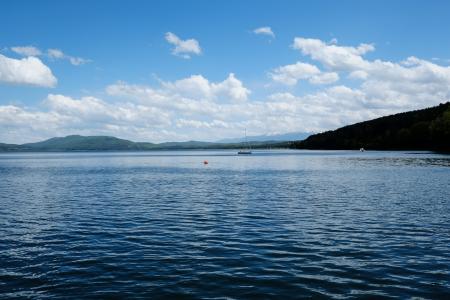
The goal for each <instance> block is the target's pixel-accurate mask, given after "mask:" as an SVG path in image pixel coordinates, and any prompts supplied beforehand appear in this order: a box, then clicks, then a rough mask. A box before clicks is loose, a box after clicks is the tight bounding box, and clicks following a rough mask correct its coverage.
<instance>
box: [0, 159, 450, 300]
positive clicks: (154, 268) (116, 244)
mask: <svg viewBox="0 0 450 300" xmlns="http://www.w3.org/2000/svg"><path fill="white" fill-rule="evenodd" d="M204 160H208V162H209V164H208V165H206V166H205V165H203V163H202V162H203V161H204ZM449 166H450V156H445V155H441V154H433V153H426V152H420V153H404V152H370V151H367V152H364V153H360V152H356V151H355V152H351V151H255V153H254V155H251V156H237V155H236V154H235V152H233V151H173V152H140V153H46V154H45V153H41V154H36V153H25V154H17V153H12V154H2V155H0V176H1V178H0V179H1V180H0V201H1V202H0V204H1V205H0V266H2V267H1V268H0V298H14V297H16V298H26V297H30V298H74V299H78V298H80V297H82V298H94V297H100V298H108V297H116V298H127V297H143V298H150V297H151V298H173V297H184V298H237V299H239V298H257V299H260V298H283V299H285V298H298V297H301V296H303V297H314V298H316V297H349V298H352V297H383V296H384V297H394V298H401V299H403V298H409V297H424V298H445V297H446V296H448V295H450V284H449V282H450V275H449V266H450V247H449V245H450V225H449V222H448V221H449V219H450V203H449V202H450V188H449V186H450V168H449Z"/></svg>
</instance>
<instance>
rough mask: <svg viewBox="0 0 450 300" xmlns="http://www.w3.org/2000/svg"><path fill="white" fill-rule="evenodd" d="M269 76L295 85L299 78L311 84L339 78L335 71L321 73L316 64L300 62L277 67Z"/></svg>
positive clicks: (325, 82)
mask: <svg viewBox="0 0 450 300" xmlns="http://www.w3.org/2000/svg"><path fill="white" fill-rule="evenodd" d="M269 76H270V77H271V78H272V79H273V80H274V81H276V82H279V83H282V84H285V85H295V84H297V82H298V81H299V80H308V81H309V82H310V83H312V84H329V83H333V82H335V81H337V80H339V75H338V74H337V73H334V72H329V73H323V72H321V71H320V70H319V68H318V67H317V66H315V65H312V64H308V63H302V62H297V63H295V64H292V65H286V66H281V67H278V68H276V69H274V70H273V71H272V72H271V73H269Z"/></svg>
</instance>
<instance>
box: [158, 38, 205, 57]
mask: <svg viewBox="0 0 450 300" xmlns="http://www.w3.org/2000/svg"><path fill="white" fill-rule="evenodd" d="M165 38H166V41H167V42H168V43H169V44H172V45H174V46H175V47H174V48H173V49H172V54H173V55H175V56H179V57H182V58H186V59H189V58H191V55H192V54H195V55H200V54H202V48H201V47H200V44H199V42H198V41H197V40H195V39H187V40H182V39H180V38H179V37H178V36H177V35H175V34H174V33H172V32H167V33H166V36H165Z"/></svg>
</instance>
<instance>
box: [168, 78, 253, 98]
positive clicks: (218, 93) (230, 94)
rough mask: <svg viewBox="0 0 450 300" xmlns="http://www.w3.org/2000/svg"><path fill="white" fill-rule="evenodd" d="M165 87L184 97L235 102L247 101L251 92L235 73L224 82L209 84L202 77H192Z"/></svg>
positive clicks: (169, 83)
mask: <svg viewBox="0 0 450 300" xmlns="http://www.w3.org/2000/svg"><path fill="white" fill-rule="evenodd" d="M163 86H164V87H165V88H167V89H168V90H170V91H173V92H174V93H177V94H180V95H183V96H184V97H190V98H197V99H207V100H208V99H212V100H214V99H219V98H220V99H224V100H230V101H234V102H242V101H246V100H247V97H248V95H249V94H250V90H249V89H247V88H246V87H244V85H243V84H242V82H241V81H240V80H239V79H237V78H236V76H235V75H234V74H233V73H230V74H229V75H228V77H227V78H226V79H225V80H224V81H222V82H217V83H214V82H209V80H208V79H206V78H205V77H203V76H202V75H192V76H190V77H188V78H184V79H180V80H177V81H175V82H166V83H163Z"/></svg>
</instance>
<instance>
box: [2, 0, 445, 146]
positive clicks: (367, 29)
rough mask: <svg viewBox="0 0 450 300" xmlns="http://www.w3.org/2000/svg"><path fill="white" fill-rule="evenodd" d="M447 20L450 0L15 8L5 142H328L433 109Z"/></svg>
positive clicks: (441, 85)
mask: <svg viewBox="0 0 450 300" xmlns="http://www.w3.org/2000/svg"><path fill="white" fill-rule="evenodd" d="M449 23H450V3H449V2H448V1H372V2H369V1H308V2H307V1H3V2H2V3H1V9H0V26H1V28H3V29H4V30H3V31H2V35H1V36H0V55H1V56H0V126H2V127H3V130H2V132H1V133H0V141H1V142H11V143H12V142H26V141H35V140H39V139H43V138H48V137H52V136H61V135H66V134H102V135H115V136H119V137H122V138H129V139H133V140H145V141H155V142H160V141H167V140H190V139H202V140H217V139H222V138H226V137H235V136H240V135H242V132H243V130H244V128H247V131H248V132H249V134H250V135H257V134H277V133H286V132H317V131H321V130H325V129H332V128H335V127H338V126H342V125H345V124H349V123H352V122H356V121H361V120H365V119H368V118H374V117H377V116H381V115H384V114H388V113H395V112H399V111H405V110H409V109H415V108H422V107H427V106H431V105H435V104H438V103H440V102H444V101H447V100H448V98H449V95H450V92H449V88H448V86H449V85H450V69H449V67H448V66H449V62H450V61H449V59H450V54H449V53H450V52H449V49H450V35H449V34H448V32H449V31H448V28H450V24H449ZM261 28H263V30H259V31H258V30H257V29H261ZM268 30H269V31H268ZM168 33H170V34H172V35H173V36H174V39H175V40H176V41H178V46H179V52H177V53H175V52H176V50H174V49H175V47H177V42H176V41H175V42H173V41H172V43H171V42H170V41H169V38H168V35H167V34H168ZM189 40H190V41H191V42H189ZM186 41H187V44H186V43H185V42H186ZM183 43H184V44H183ZM180 45H181V46H180ZM361 45H363V46H361ZM49 49H50V50H49ZM52 51H53V52H52ZM55 51H57V52H55ZM58 51H59V52H58ZM174 51H175V52H174ZM347 58H348V61H346V59H347Z"/></svg>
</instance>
